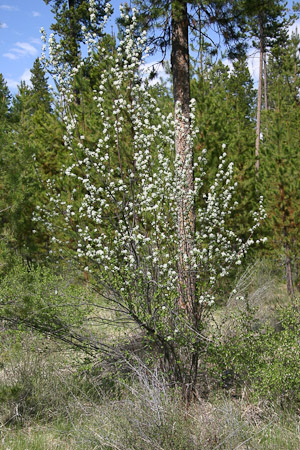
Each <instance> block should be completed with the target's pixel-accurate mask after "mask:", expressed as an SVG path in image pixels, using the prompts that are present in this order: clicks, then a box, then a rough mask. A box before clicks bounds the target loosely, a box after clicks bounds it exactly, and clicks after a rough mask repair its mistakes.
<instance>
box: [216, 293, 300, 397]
mask: <svg viewBox="0 0 300 450" xmlns="http://www.w3.org/2000/svg"><path fill="white" fill-rule="evenodd" d="M258 316H259V315H258V314H257V309H255V308H250V307H248V309H246V311H243V312H242V313H240V314H239V315H238V316H236V317H235V318H234V328H232V329H231V334H229V335H227V336H226V337H223V338H221V339H219V340H218V341H217V343H216V344H214V345H212V346H211V348H210V362H211V363H212V373H213V375H214V378H215V380H218V382H219V384H220V385H221V386H223V387H225V388H227V387H233V386H235V388H240V387H243V386H248V387H251V390H252V392H253V393H254V395H255V397H256V398H259V397H263V398H267V399H270V400H276V401H279V402H280V403H281V404H284V403H286V401H289V402H291V401H292V402H299V401H300V396H299V392H300V373H299V367H300V347H299V338H300V331H299V330H300V301H299V299H297V300H295V301H294V302H293V303H292V304H290V305H288V306H285V308H284V309H283V308H280V306H277V307H276V308H275V318H276V321H274V319H273V320H272V324H271V323H270V322H269V323H265V324H264V323H262V322H261V321H260V319H259V318H258Z"/></svg>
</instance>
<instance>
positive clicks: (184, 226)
mask: <svg viewBox="0 0 300 450" xmlns="http://www.w3.org/2000/svg"><path fill="white" fill-rule="evenodd" d="M172 74H173V89H174V102H175V120H176V122H177V126H176V130H177V133H176V140H175V150H176V156H177V157H179V159H180V161H181V163H182V167H183V169H182V175H183V177H184V180H183V190H184V192H181V194H179V196H178V201H179V204H178V234H179V240H180V255H179V278H180V282H179V299H180V304H181V306H182V307H183V308H184V309H185V310H186V311H187V312H191V311H192V307H193V305H194V297H195V277H194V275H193V273H192V270H191V268H190V266H189V262H188V261H189V258H190V255H191V250H192V248H193V244H194V242H193V241H194V232H195V211H194V202H193V198H192V197H193V196H192V195H191V192H192V191H193V189H194V179H193V151H192V148H191V146H190V143H189V139H190V75H189V43H188V17H187V5H186V3H185V2H183V1H182V2H181V3H178V2H176V6H175V4H174V3H173V4H172Z"/></svg>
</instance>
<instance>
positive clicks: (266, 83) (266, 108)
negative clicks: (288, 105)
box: [264, 51, 268, 111]
mask: <svg viewBox="0 0 300 450" xmlns="http://www.w3.org/2000/svg"><path fill="white" fill-rule="evenodd" d="M264 100H265V111H268V79H267V53H266V51H264Z"/></svg>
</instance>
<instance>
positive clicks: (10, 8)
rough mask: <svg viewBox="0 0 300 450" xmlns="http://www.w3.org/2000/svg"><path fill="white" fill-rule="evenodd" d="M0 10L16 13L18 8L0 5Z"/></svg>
mask: <svg viewBox="0 0 300 450" xmlns="http://www.w3.org/2000/svg"><path fill="white" fill-rule="evenodd" d="M0 9H4V10H6V11H18V8H16V7H15V6H11V5H0Z"/></svg>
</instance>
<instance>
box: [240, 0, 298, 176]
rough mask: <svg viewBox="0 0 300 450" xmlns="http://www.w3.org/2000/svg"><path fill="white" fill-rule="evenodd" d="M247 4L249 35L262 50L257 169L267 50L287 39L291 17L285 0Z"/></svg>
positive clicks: (261, 0)
mask: <svg viewBox="0 0 300 450" xmlns="http://www.w3.org/2000/svg"><path fill="white" fill-rule="evenodd" d="M245 5H246V10H247V13H248V17H249V20H248V24H249V32H250V36H251V37H252V38H253V45H254V47H255V48H257V49H258V50H259V55H260V58H259V79H258V93H257V115H256V143H255V157H256V162H255V168H256V172H257V173H258V171H259V147H260V139H261V109H262V99H263V91H262V86H263V83H264V103H265V110H267V109H268V99H267V97H268V95H267V71H266V53H267V52H268V51H269V50H270V49H271V48H272V47H273V46H274V45H275V44H276V43H277V44H279V45H280V44H281V45H282V44H284V42H285V41H286V39H287V26H288V25H289V24H290V23H291V20H292V18H290V19H288V18H287V8H286V2H285V1H283V0H271V1H270V0H259V1H257V2H255V4H253V1H251V0H250V1H248V0H246V2H245ZM263 72H264V76H263Z"/></svg>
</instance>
